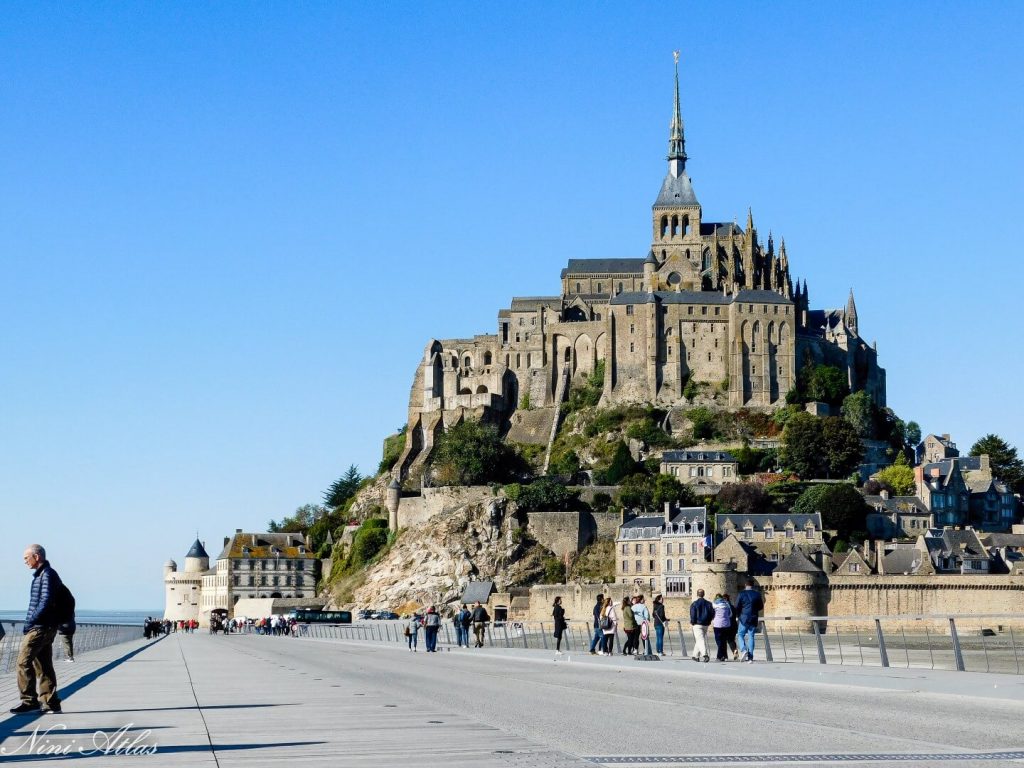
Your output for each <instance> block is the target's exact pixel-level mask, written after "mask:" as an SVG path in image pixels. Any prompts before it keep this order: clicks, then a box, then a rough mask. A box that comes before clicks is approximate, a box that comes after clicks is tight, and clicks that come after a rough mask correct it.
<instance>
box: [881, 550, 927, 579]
mask: <svg viewBox="0 0 1024 768" xmlns="http://www.w3.org/2000/svg"><path fill="white" fill-rule="evenodd" d="M923 562H924V554H923V553H922V552H921V550H919V549H917V548H916V547H913V548H911V547H907V548H903V549H894V550H893V551H892V552H890V553H889V554H887V555H886V556H885V557H883V558H882V571H883V572H884V573H885V574H896V573H917V571H918V569H919V568H920V567H921V565H922V563H923Z"/></svg>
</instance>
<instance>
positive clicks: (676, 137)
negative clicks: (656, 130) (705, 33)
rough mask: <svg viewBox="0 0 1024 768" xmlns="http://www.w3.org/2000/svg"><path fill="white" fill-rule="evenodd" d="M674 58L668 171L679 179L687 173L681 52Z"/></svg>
mask: <svg viewBox="0 0 1024 768" xmlns="http://www.w3.org/2000/svg"><path fill="white" fill-rule="evenodd" d="M672 56H673V58H674V59H675V64H676V98H675V105H674V109H673V112H672V129H671V131H670V132H669V137H668V171H669V174H670V175H671V176H673V177H679V176H682V175H683V173H685V172H686V140H685V139H684V138H683V114H682V111H681V110H680V109H679V51H674V52H673V53H672Z"/></svg>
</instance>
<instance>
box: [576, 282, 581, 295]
mask: <svg viewBox="0 0 1024 768" xmlns="http://www.w3.org/2000/svg"><path fill="white" fill-rule="evenodd" d="M580 292H581V291H580V284H579V283H576V293H580Z"/></svg>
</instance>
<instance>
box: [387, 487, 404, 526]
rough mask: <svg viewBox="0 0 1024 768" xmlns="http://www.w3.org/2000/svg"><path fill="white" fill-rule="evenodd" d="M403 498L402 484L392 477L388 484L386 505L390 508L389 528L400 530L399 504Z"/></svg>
mask: <svg viewBox="0 0 1024 768" xmlns="http://www.w3.org/2000/svg"><path fill="white" fill-rule="evenodd" d="M401 499H402V486H401V485H399V484H398V480H396V479H392V480H391V482H390V483H389V484H388V490H387V493H386V502H385V506H387V508H388V528H390V529H391V530H392V531H397V530H398V505H399V503H400V501H401Z"/></svg>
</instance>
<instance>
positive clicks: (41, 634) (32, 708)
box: [11, 544, 61, 715]
mask: <svg viewBox="0 0 1024 768" xmlns="http://www.w3.org/2000/svg"><path fill="white" fill-rule="evenodd" d="M23 559H24V561H25V565H26V566H28V567H29V568H31V569H32V570H33V571H34V573H33V576H32V587H31V589H30V590H29V603H28V612H27V613H26V614H25V627H24V633H25V637H24V639H23V640H22V641H21V651H20V652H19V653H18V690H19V692H20V693H21V704H19V705H18V706H17V707H14V708H12V709H11V712H12V713H13V714H16V715H22V714H25V713H28V712H37V711H39V710H40V709H42V711H43V712H44V713H51V712H52V713H56V712H60V696H58V695H57V674H56V673H55V672H54V671H53V641H54V639H55V638H56V637H57V626H58V624H60V617H59V616H58V606H57V600H56V597H57V592H58V589H59V588H60V586H61V580H60V576H58V575H57V572H56V571H55V570H53V568H51V567H50V563H49V561H47V559H46V550H45V549H43V548H42V547H41V546H40V545H38V544H30V545H29V546H28V547H27V548H26V549H25V554H24V555H23ZM37 681H38V684H39V690H38V692H37V691H36V683H37ZM40 705H41V706H40Z"/></svg>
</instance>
